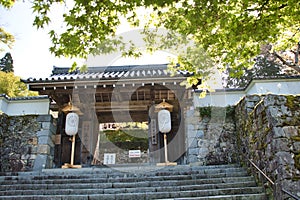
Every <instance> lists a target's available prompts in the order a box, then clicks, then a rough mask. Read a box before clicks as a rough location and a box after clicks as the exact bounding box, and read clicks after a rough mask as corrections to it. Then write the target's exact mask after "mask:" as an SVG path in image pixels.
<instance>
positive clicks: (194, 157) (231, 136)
mask: <svg viewBox="0 0 300 200" xmlns="http://www.w3.org/2000/svg"><path fill="white" fill-rule="evenodd" d="M232 111H233V108H232V107H226V108H222V107H202V108H191V109H190V110H188V111H187V112H186V124H187V126H186V127H187V128H186V136H187V163H194V164H195V163H197V164H200V165H211V164H227V163H235V162H236V158H237V156H236V154H235V146H236V140H235V138H236V135H235V134H236V132H235V122H234V112H232Z"/></svg>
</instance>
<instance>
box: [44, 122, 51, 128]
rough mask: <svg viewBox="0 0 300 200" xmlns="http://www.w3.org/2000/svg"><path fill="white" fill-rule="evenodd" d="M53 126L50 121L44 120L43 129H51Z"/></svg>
mask: <svg viewBox="0 0 300 200" xmlns="http://www.w3.org/2000/svg"><path fill="white" fill-rule="evenodd" d="M50 126H51V123H50V122H42V129H43V130H49V129H50Z"/></svg>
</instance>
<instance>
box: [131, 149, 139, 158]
mask: <svg viewBox="0 0 300 200" xmlns="http://www.w3.org/2000/svg"><path fill="white" fill-rule="evenodd" d="M140 157H141V150H129V158H140Z"/></svg>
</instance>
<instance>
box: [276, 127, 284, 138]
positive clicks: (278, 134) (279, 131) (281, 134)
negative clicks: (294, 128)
mask: <svg viewBox="0 0 300 200" xmlns="http://www.w3.org/2000/svg"><path fill="white" fill-rule="evenodd" d="M273 132H274V138H281V137H285V133H284V132H283V129H282V127H273Z"/></svg>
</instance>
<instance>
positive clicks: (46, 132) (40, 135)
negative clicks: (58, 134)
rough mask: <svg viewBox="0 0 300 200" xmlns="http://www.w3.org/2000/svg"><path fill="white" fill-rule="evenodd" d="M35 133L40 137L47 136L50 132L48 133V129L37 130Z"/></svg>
mask: <svg viewBox="0 0 300 200" xmlns="http://www.w3.org/2000/svg"><path fill="white" fill-rule="evenodd" d="M36 135H37V136H38V137H42V136H47V137H48V136H49V135H51V134H49V130H41V131H38V132H37V133H36Z"/></svg>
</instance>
